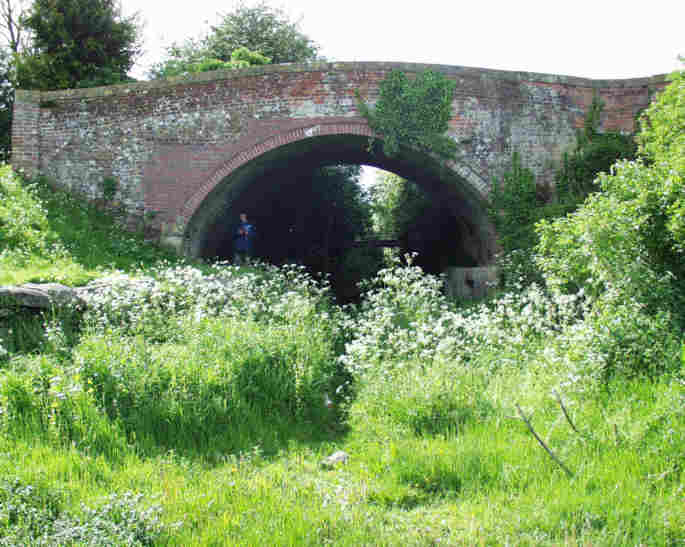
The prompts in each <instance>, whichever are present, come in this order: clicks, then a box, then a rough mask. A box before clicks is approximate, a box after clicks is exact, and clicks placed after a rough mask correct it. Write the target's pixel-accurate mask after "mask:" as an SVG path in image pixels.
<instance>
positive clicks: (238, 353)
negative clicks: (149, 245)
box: [0, 187, 685, 546]
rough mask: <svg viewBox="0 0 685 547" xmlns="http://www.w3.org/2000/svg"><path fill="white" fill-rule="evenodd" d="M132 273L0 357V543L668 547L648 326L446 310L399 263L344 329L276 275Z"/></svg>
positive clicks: (577, 316)
mask: <svg viewBox="0 0 685 547" xmlns="http://www.w3.org/2000/svg"><path fill="white" fill-rule="evenodd" d="M17 188H19V187H17ZM16 191H17V192H19V191H20V190H19V189H17V190H16ZM21 191H24V190H21ZM28 192H29V194H27V196H28V197H27V198H26V199H27V200H29V201H27V204H28V205H27V206H30V204H31V203H34V204H41V203H42V204H44V203H45V202H42V201H40V198H39V196H38V195H37V194H31V193H30V192H33V191H31V190H29V191H28ZM41 207H47V208H46V209H45V211H46V212H45V218H50V217H51V215H52V214H53V213H51V212H50V211H51V210H50V208H49V207H48V206H45V205H41ZM78 222H85V223H87V222H89V221H88V217H87V216H85V217H83V218H81V219H80V220H78ZM38 225H40V223H39V224H38ZM74 229H75V230H76V231H80V232H81V233H82V234H88V233H91V232H92V231H91V230H88V229H87V228H84V227H81V228H77V227H75V228H74ZM41 230H42V233H43V234H45V233H46V232H45V229H43V228H42V229H41ZM17 233H21V230H17ZM26 233H27V234H29V233H31V232H30V230H28V228H27V232H26ZM22 237H24V236H22ZM27 237H28V236H27ZM37 237H42V236H37ZM51 237H52V236H51ZM110 237H112V238H116V237H117V236H116V234H111V236H110ZM127 237H128V236H126V237H125V238H124V239H123V240H122V241H126V238H127ZM17 241H18V240H17ZM60 241H62V240H60V236H55V239H54V240H51V243H50V244H52V245H59V244H60ZM85 241H86V243H83V247H84V248H85V247H87V246H88V244H87V242H88V240H87V239H86V240H85ZM91 243H93V240H91ZM27 245H29V244H28V243H26V242H24V243H18V242H16V241H15V242H14V243H12V245H11V246H7V247H6V252H5V254H4V255H3V259H2V260H4V261H5V262H3V264H4V265H5V267H9V268H11V269H13V270H14V271H15V272H19V271H20V270H21V268H23V266H20V265H19V262H18V261H17V258H16V256H18V255H16V256H15V254H14V253H18V252H19V251H17V249H19V248H24V249H27V248H28V249H29V250H28V251H22V252H26V255H25V256H26V257H27V261H26V263H27V264H29V263H32V261H33V260H34V258H33V257H37V256H40V253H41V252H42V251H40V249H38V250H35V249H34V248H30V245H29V246H28V247H27ZM112 245H113V246H116V245H115V244H114V243H112ZM122 245H123V244H122ZM22 246H23V247H22ZM38 247H40V245H38ZM65 256H66V257H67V258H65V260H68V261H74V260H75V258H74V257H75V256H76V255H74V254H71V255H66V254H65ZM8 257H9V258H8ZM129 257H130V259H131V260H130V261H129V263H128V265H127V266H126V265H124V264H123V263H120V266H118V267H117V268H116V269H111V267H110V266H109V265H108V266H105V265H103V266H102V273H105V272H106V276H105V277H103V278H100V279H98V280H93V281H91V282H89V283H87V284H86V291H85V293H84V294H85V298H87V300H88V303H89V307H88V312H87V313H86V314H85V315H84V316H83V318H82V319H81V322H80V323H79V325H78V328H75V329H74V331H73V332H67V331H66V330H65V329H64V327H63V326H62V323H60V322H59V321H52V322H51V321H48V325H49V330H48V332H47V334H44V335H43V337H42V338H41V341H40V343H37V344H33V345H31V344H28V345H22V344H21V343H19V342H17V343H16V344H15V345H14V346H12V347H8V346H5V349H4V354H3V355H1V356H0V545H82V544H85V545H183V546H186V545H250V546H254V545H312V546H313V545H316V546H319V545H341V546H343V545H350V546H352V545H354V546H357V545H408V546H414V545H417V546H418V545H421V546H425V545H481V544H482V545H513V544H515V545H574V546H575V545H671V546H677V545H683V543H685V506H683V495H684V494H685V483H683V469H682V463H681V462H682V461H683V460H684V458H685V378H684V377H683V373H682V361H681V333H680V332H675V331H673V329H672V323H671V322H669V321H668V318H659V317H653V316H649V315H647V314H646V312H645V311H644V309H642V308H641V307H640V306H639V305H637V304H636V303H635V302H630V301H626V302H620V301H617V305H616V306H615V307H612V308H611V309H607V308H601V307H596V306H590V305H589V301H588V300H587V298H585V297H584V295H583V294H582V293H579V294H575V295H570V296H568V295H567V296H561V295H553V294H551V293H549V292H548V291H546V290H544V288H543V287H540V286H535V285H532V286H529V287H519V288H518V290H516V291H514V292H510V293H507V294H501V295H499V296H498V297H497V298H496V299H493V300H492V301H489V302H486V303H483V304H481V305H476V306H469V307H468V308H459V307H458V306H456V305H455V304H454V303H453V302H450V301H448V300H447V299H446V298H445V297H444V296H443V294H442V292H441V290H440V286H441V282H440V280H439V279H437V278H433V277H430V276H426V275H424V274H423V273H422V272H421V271H420V270H419V269H418V268H416V267H413V266H411V265H409V266H404V267H401V266H399V265H395V266H393V267H390V268H387V269H385V270H382V271H381V272H379V274H378V276H377V278H376V279H375V280H373V281H372V282H370V283H369V285H368V286H367V288H366V293H365V298H364V300H363V301H362V302H361V303H360V304H359V305H358V306H348V307H344V308H341V307H339V306H336V305H335V304H334V303H333V301H332V299H331V297H330V290H329V288H328V287H327V286H326V285H325V284H320V283H318V282H315V281H314V280H313V279H311V278H310V277H309V276H307V275H306V274H305V273H304V272H303V271H302V270H301V269H300V268H298V267H294V266H287V267H282V268H275V267H272V266H267V265H255V266H254V267H252V268H250V269H238V268H236V267H233V266H231V265H228V264H215V265H209V266H208V265H204V266H202V267H199V266H194V265H190V264H179V263H177V262H173V261H158V260H157V258H158V256H157V255H154V254H152V255H148V254H147V251H145V252H144V253H141V254H139V255H136V252H135V251H132V254H131V255H129ZM150 257H154V260H153V259H151V258H150ZM74 263H75V262H74ZM134 264H135V265H134ZM7 265H9V266H7ZM82 267H83V266H78V268H82ZM79 271H82V272H85V271H87V272H88V273H87V274H85V276H84V277H82V276H81V275H80V274H79V275H78V276H75V277H71V278H69V281H70V282H72V283H74V284H77V283H78V284H80V283H83V282H86V281H87V279H88V278H89V277H90V276H91V275H95V273H94V272H96V271H100V270H98V269H97V266H96V267H95V269H94V270H85V269H83V270H79ZM11 275H15V274H10V275H8V276H7V277H11ZM16 275H19V274H18V273H17V274H16ZM21 275H24V274H21ZM606 301H608V300H605V302H606ZM11 328H13V329H14V328H17V325H16V324H13V325H11ZM524 417H525V419H526V420H528V423H529V424H530V427H532V428H533V430H534V431H535V433H536V434H537V435H538V436H539V437H540V439H542V440H543V442H544V443H545V445H546V446H547V447H548V449H549V450H550V451H551V452H552V453H553V454H554V456H555V457H556V458H557V459H558V460H559V461H560V462H562V463H563V465H564V466H565V467H566V468H567V469H568V470H569V472H568V473H567V472H566V471H564V469H563V468H562V467H561V466H560V465H559V464H558V463H557V462H556V461H555V460H554V459H552V457H550V456H549V454H548V453H547V452H546V451H545V450H544V449H543V448H542V447H541V446H540V444H539V443H538V441H537V440H536V439H535V437H534V436H533V434H532V433H531V431H530V429H529V426H528V425H527V424H526V423H525V421H524V419H523V418H524ZM336 450H344V451H345V452H346V453H347V454H348V456H349V459H348V462H347V463H346V464H341V465H338V466H334V467H332V468H331V467H329V466H322V465H321V460H322V459H323V458H324V457H326V456H328V455H330V454H331V453H333V452H334V451H336Z"/></svg>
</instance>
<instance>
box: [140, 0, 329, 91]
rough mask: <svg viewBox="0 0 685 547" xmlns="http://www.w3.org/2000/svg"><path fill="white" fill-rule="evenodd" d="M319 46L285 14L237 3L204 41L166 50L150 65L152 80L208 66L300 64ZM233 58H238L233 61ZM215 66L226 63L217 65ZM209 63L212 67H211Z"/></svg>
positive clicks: (199, 39)
mask: <svg viewBox="0 0 685 547" xmlns="http://www.w3.org/2000/svg"><path fill="white" fill-rule="evenodd" d="M318 50H319V46H318V45H317V44H315V43H314V42H313V41H312V40H311V39H310V38H308V37H307V36H305V35H304V34H303V33H302V32H301V31H300V30H299V23H298V22H293V21H291V20H290V19H289V18H288V16H287V14H286V13H284V12H283V11H282V10H280V9H277V8H272V7H270V6H269V5H268V4H266V3H264V2H261V3H258V4H255V5H253V6H250V5H247V4H245V3H240V4H239V5H238V6H237V7H236V9H235V10H234V11H232V12H230V13H227V14H225V15H221V16H220V20H219V22H218V23H217V24H216V25H214V26H212V27H211V31H210V32H209V33H208V34H207V35H206V36H203V37H196V38H189V39H187V40H186V41H184V42H181V43H174V44H172V45H171V46H169V47H168V48H167V52H166V53H167V55H166V59H164V60H163V61H161V62H159V63H157V64H155V65H153V67H152V69H151V70H150V77H151V78H167V77H169V76H178V75H183V74H188V73H192V72H198V71H200V69H201V68H203V67H205V68H204V69H205V70H209V69H207V68H206V67H207V66H210V65H211V66H216V68H241V67H242V66H245V65H244V64H235V63H236V61H242V62H246V63H247V64H248V65H249V66H251V65H261V64H266V63H267V62H272V63H303V62H307V61H312V60H314V59H316V58H317V54H318ZM236 55H237V56H238V58H236ZM218 62H223V63H229V64H227V65H219V64H217V63H218ZM212 63H214V64H213V65H212Z"/></svg>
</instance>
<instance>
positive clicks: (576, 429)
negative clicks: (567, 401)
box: [552, 389, 580, 435]
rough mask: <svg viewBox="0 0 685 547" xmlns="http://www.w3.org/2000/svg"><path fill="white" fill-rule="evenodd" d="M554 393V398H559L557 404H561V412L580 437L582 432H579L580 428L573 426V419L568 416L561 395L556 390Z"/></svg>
mask: <svg viewBox="0 0 685 547" xmlns="http://www.w3.org/2000/svg"><path fill="white" fill-rule="evenodd" d="M552 393H554V396H555V397H556V398H557V402H558V403H559V406H560V407H561V411H562V412H563V413H564V416H565V417H566V421H567V422H568V423H569V425H570V426H571V428H572V429H573V431H575V432H576V433H578V435H580V431H578V428H577V427H576V426H575V425H574V424H573V422H572V421H571V417H570V416H569V415H568V412H567V411H566V407H565V406H564V402H563V401H562V400H561V396H560V395H559V393H557V391H556V390H555V389H554V390H552Z"/></svg>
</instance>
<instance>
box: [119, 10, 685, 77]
mask: <svg viewBox="0 0 685 547" xmlns="http://www.w3.org/2000/svg"><path fill="white" fill-rule="evenodd" d="M248 3H253V2H249V1H248ZM268 3H269V5H271V6H274V7H278V8H281V9H283V10H284V11H285V12H286V13H287V14H288V15H289V16H290V19H291V20H293V21H299V22H300V30H301V31H302V32H303V33H304V34H305V35H307V36H308V37H310V38H311V39H312V40H314V41H315V42H316V43H318V44H319V45H320V46H321V51H320V53H321V54H322V55H323V56H324V57H325V58H326V59H327V60H330V61H388V62H413V63H429V64H446V65H456V66H468V67H479V68H490V69H501V70H515V71H519V70H520V71H529V72H542V73H549V74H562V75H568V76H582V77H587V78H596V79H603V78H610V79H613V78H632V77H642V76H653V75H656V74H664V73H668V72H671V71H673V70H675V69H678V68H681V67H682V66H683V65H682V63H681V62H680V61H678V55H682V56H685V31H684V30H683V22H685V1H683V0H652V1H651V2H645V1H644V0H640V1H636V0H594V1H590V0H575V1H564V2H559V1H558V0H461V1H460V0H420V1H411V0H408V1H406V2H403V1H402V0H340V1H336V2H331V1H330V0H273V1H270V2H268ZM174 5H178V6H179V7H178V8H175V7H171V6H174ZM122 6H123V9H124V13H126V14H130V13H132V12H135V11H138V12H140V15H141V18H142V19H143V21H144V23H145V27H144V49H145V55H144V57H143V58H142V59H141V60H140V61H139V63H138V65H137V66H136V67H135V68H134V75H135V76H136V77H138V78H144V75H145V73H146V71H147V68H148V67H149V66H150V65H151V64H152V63H154V62H155V61H158V60H160V59H161V58H162V57H163V53H164V46H165V45H168V44H170V43H172V42H174V41H182V40H184V39H185V38H188V37H197V36H199V35H202V34H203V33H204V32H206V31H207V30H208V29H209V25H210V24H212V23H215V22H217V21H218V16H217V13H227V12H230V11H232V9H233V8H234V7H235V6H236V1H235V0H195V1H194V2H183V3H179V4H176V3H172V2H169V0H122Z"/></svg>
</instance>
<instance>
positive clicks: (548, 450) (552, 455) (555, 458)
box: [516, 403, 573, 477]
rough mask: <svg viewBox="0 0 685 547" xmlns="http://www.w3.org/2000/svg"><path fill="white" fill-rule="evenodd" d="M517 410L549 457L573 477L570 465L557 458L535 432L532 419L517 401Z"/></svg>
mask: <svg viewBox="0 0 685 547" xmlns="http://www.w3.org/2000/svg"><path fill="white" fill-rule="evenodd" d="M516 410H518V411H519V415H520V416H521V419H522V420H523V421H524V422H525V423H526V425H527V426H528V430H529V431H530V432H531V433H532V434H533V437H535V438H536V439H537V441H538V442H539V443H540V446H542V448H544V449H545V451H546V452H547V454H549V457H550V458H552V459H553V460H554V461H555V462H556V463H557V465H558V466H559V467H561V468H562V469H563V470H564V471H565V472H566V474H567V475H568V476H569V477H572V476H573V473H572V472H571V470H570V469H569V468H568V467H566V466H565V465H564V464H563V462H562V461H561V460H560V459H559V458H557V457H556V456H555V455H554V452H552V451H551V450H550V449H549V448H548V447H547V445H546V444H545V443H544V441H543V440H542V439H541V438H540V437H538V434H537V433H535V430H534V429H533V426H532V425H531V424H530V421H529V420H528V418H526V415H525V414H524V413H523V411H522V410H521V407H520V406H519V404H518V403H516Z"/></svg>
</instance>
